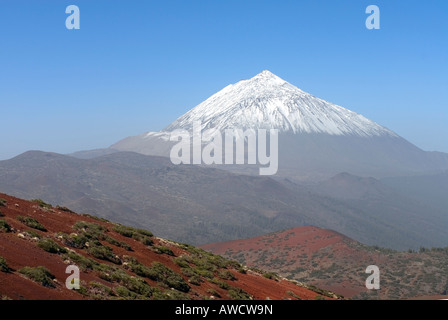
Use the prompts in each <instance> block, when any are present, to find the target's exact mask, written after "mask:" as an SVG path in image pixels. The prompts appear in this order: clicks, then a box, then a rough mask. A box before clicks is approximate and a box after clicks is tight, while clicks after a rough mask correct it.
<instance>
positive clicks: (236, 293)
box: [228, 287, 251, 300]
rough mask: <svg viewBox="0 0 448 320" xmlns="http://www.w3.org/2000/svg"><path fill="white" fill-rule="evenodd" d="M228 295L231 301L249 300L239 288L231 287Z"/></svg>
mask: <svg viewBox="0 0 448 320" xmlns="http://www.w3.org/2000/svg"><path fill="white" fill-rule="evenodd" d="M228 294H229V297H230V298H232V299H233V300H250V298H251V296H250V294H249V293H247V292H246V291H244V290H243V289H241V288H235V287H231V288H230V289H229V291H228Z"/></svg>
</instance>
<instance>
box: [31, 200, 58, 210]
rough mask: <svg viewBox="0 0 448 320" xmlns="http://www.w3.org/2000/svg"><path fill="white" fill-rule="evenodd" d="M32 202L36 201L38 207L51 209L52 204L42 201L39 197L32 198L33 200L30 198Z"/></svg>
mask: <svg viewBox="0 0 448 320" xmlns="http://www.w3.org/2000/svg"><path fill="white" fill-rule="evenodd" d="M31 201H32V202H36V203H37V204H38V205H39V207H41V208H45V209H51V208H53V206H52V205H51V204H49V203H46V202H44V201H43V200H41V199H33V200H31Z"/></svg>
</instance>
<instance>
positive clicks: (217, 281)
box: [210, 278, 230, 290]
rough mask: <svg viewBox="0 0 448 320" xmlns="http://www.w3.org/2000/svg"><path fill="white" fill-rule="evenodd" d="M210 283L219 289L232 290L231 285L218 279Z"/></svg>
mask: <svg viewBox="0 0 448 320" xmlns="http://www.w3.org/2000/svg"><path fill="white" fill-rule="evenodd" d="M210 282H211V283H214V284H216V285H218V287H220V288H221V289H224V290H228V289H229V288H230V285H229V284H228V283H227V282H224V281H221V280H219V279H218V278H213V279H211V280H210Z"/></svg>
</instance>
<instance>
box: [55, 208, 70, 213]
mask: <svg viewBox="0 0 448 320" xmlns="http://www.w3.org/2000/svg"><path fill="white" fill-rule="evenodd" d="M56 209H58V210H59V211H64V212H68V213H75V212H74V211H72V210H70V209H69V208H67V207H61V206H56Z"/></svg>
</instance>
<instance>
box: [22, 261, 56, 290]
mask: <svg viewBox="0 0 448 320" xmlns="http://www.w3.org/2000/svg"><path fill="white" fill-rule="evenodd" d="M19 273H21V274H23V275H24V276H26V277H28V278H29V279H31V280H33V281H35V282H37V283H40V284H41V285H43V286H44V287H48V288H55V287H56V286H55V285H54V282H53V279H54V278H55V276H54V275H53V274H51V272H50V271H49V270H48V269H47V268H45V267H42V266H39V267H23V268H22V269H20V270H19Z"/></svg>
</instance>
